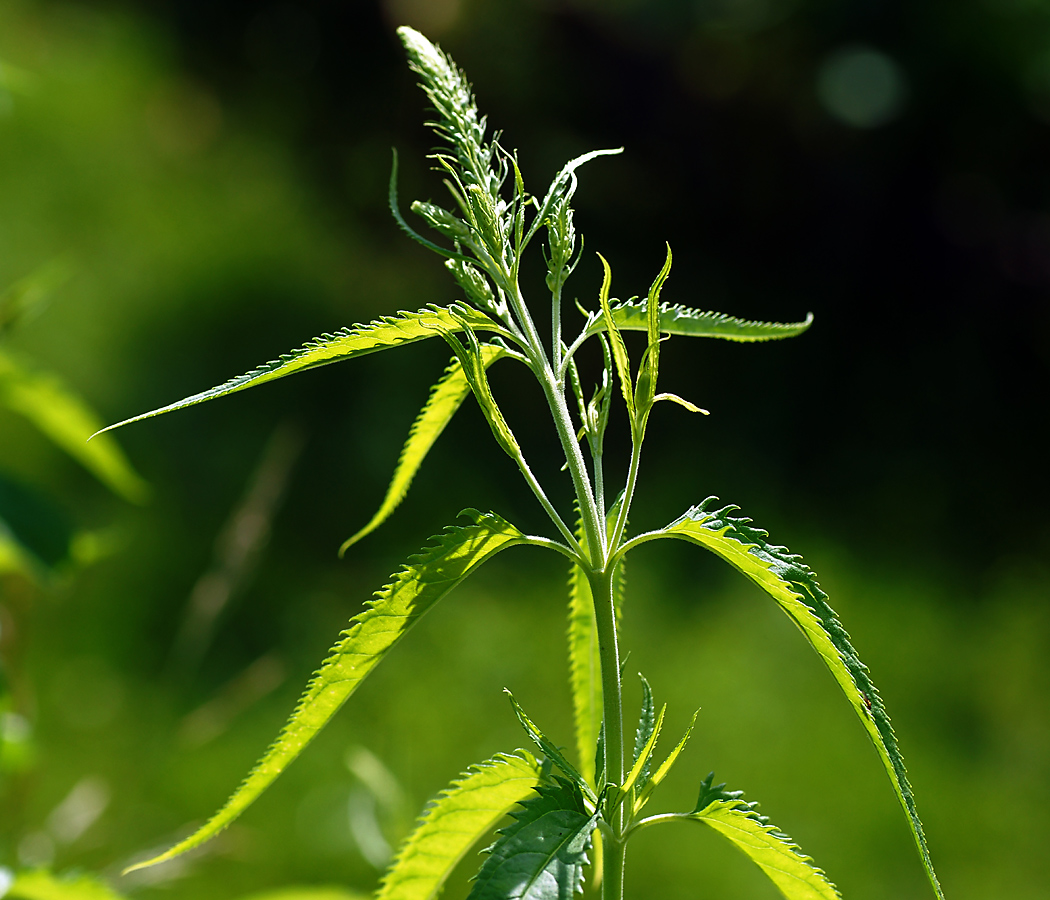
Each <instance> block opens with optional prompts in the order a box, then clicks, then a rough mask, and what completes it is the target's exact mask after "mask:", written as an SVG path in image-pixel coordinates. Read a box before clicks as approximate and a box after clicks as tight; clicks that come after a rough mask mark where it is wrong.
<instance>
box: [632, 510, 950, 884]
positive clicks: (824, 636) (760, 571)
mask: <svg viewBox="0 0 1050 900" xmlns="http://www.w3.org/2000/svg"><path fill="white" fill-rule="evenodd" d="M714 501H715V498H713V497H710V498H708V499H707V500H705V501H704V502H703V503H701V504H700V505H699V506H694V507H693V508H692V509H690V510H689V511H688V512H686V513H685V515H683V516H682V517H681V518H679V519H677V520H675V521H674V522H672V523H671V524H670V525H668V526H667V527H666V528H664V529H661V530H660V531H658V532H651V533H650V534H649V535H642V536H639V537H638V538H636V539H635V541H637V542H642V541H645V540H651V539H653V538H664V537H673V538H680V539H682V540H686V541H690V542H692V543H694V544H699V545H700V546H701V547H706V548H707V549H708V550H711V551H712V552H713V553H715V554H716V555H718V556H720V557H721V558H722V559H724V560H725V561H726V562H728V563H730V564H731V565H732V566H734V567H735V568H736V569H738V570H739V571H740V572H742V573H743V574H744V575H746V576H747V577H748V578H750V579H751V580H752V581H754V582H755V583H756V584H757V585H759V587H761V588H762V589H763V590H764V591H765V592H766V593H767V594H769V595H770V596H771V597H772V598H773V599H774V600H776V602H777V603H778V604H779V605H780V608H781V609H783V610H784V612H785V613H787V615H788V616H789V617H790V618H791V620H792V621H793V622H794V623H795V624H796V625H797V626H798V627H799V629H800V630H801V631H802V633H803V634H804V635H805V636H806V638H807V640H808V641H809V643H810V645H811V646H812V647H813V649H814V650H816V651H817V653H818V654H819V655H820V657H821V658H822V659H823V660H824V663H825V665H827V667H828V669H829V670H830V671H831V674H832V675H833V676H834V677H835V680H836V681H837V682H838V683H839V687H841V688H842V692H843V693H844V694H845V695H846V699H848V700H849V702H850V704H851V705H852V707H853V710H854V712H856V714H857V717H858V718H859V719H860V721H861V724H862V725H863V726H864V729H865V730H866V731H867V732H868V735H869V736H870V738H871V741H872V743H873V744H874V745H875V749H876V750H877V751H878V754H879V756H880V758H881V759H882V761H883V765H884V766H885V768H886V772H887V774H888V775H889V776H890V781H892V783H893V788H894V791H895V792H896V794H897V798H898V800H899V801H900V803H901V806H902V807H903V808H904V812H905V814H906V815H907V817H908V823H909V825H910V826H911V830H912V834H913V836H914V838H915V843H916V846H917V847H918V850H919V855H920V856H921V858H922V863H923V866H924V867H925V869H926V874H927V876H928V878H929V880H930V884H931V885H932V887H933V889H934V892H935V893H936V894H937V896H938V897H940V898H942V900H943V896H944V895H943V894H942V893H941V888H940V885H939V883H938V882H937V876H936V874H935V873H934V870H933V863H932V861H931V860H930V853H929V849H928V848H927V846H926V837H925V835H924V834H923V830H922V823H921V822H920V821H919V814H918V810H917V809H916V806H915V797H914V795H913V793H912V789H911V785H910V784H909V783H908V777H907V774H906V771H905V768H904V759H903V757H902V756H901V753H900V750H899V749H898V747H897V738H896V735H894V733H893V728H892V726H891V725H890V719H889V716H888V715H887V713H886V707H885V706H884V705H883V702H882V698H881V697H880V696H879V692H878V690H877V689H876V688H875V685H874V684H873V683H872V681H871V678H870V677H869V675H868V667H867V666H865V665H864V663H863V662H861V660H860V657H859V656H858V655H857V651H856V650H855V649H854V648H853V645H852V644H851V643H850V640H849V635H848V634H847V633H846V630H845V629H844V628H843V627H842V623H841V622H840V621H839V619H838V616H837V615H836V613H835V611H834V610H833V609H832V608H831V607H830V606H829V605H828V602H827V599H828V597H827V594H825V593H824V591H823V590H821V588H820V585H819V584H818V583H817V579H816V577H815V576H814V574H813V572H812V571H811V570H810V568H809V567H808V566H807V565H805V563H803V562H802V558H801V557H800V556H798V555H797V554H794V553H791V552H789V551H788V550H787V548H786V547H779V546H776V545H774V544H771V543H769V541H768V540H767V538H768V534H767V533H766V532H765V531H762V530H760V529H758V528H754V527H752V525H751V520H750V519H747V518H743V517H740V516H734V515H733V513H734V512H735V511H736V510H737V509H738V508H737V507H735V506H727V507H725V508H723V509H718V510H714V509H711V507H712V506H713V505H714ZM632 543H633V542H632Z"/></svg>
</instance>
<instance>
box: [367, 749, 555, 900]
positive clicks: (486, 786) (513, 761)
mask: <svg viewBox="0 0 1050 900" xmlns="http://www.w3.org/2000/svg"><path fill="white" fill-rule="evenodd" d="M539 783H540V765H539V763H538V762H537V761H536V759H535V758H534V757H533V756H532V755H531V754H530V753H528V752H527V751H525V750H518V751H517V752H516V753H514V754H511V755H505V754H499V755H497V756H495V757H493V758H492V759H490V760H488V761H487V762H484V763H482V764H481V765H479V766H474V767H472V768H471V769H470V770H469V771H468V772H467V773H466V774H464V775H463V776H462V777H461V778H459V779H457V780H456V781H454V782H452V785H451V786H450V787H449V788H448V789H447V790H446V791H443V792H442V793H441V795H440V796H439V797H438V798H437V800H435V801H434V802H433V803H432V804H431V805H430V806H429V807H428V808H427V810H426V812H425V813H424V814H423V816H422V817H421V818H420V821H419V824H418V825H417V826H416V829H415V831H413V832H412V834H411V835H410V836H409V837H408V839H407V840H406V841H405V843H404V845H403V846H402V848H401V850H400V851H399V852H398V855H397V859H396V861H395V862H394V864H393V866H391V868H390V871H389V872H388V873H387V875H386V876H385V877H384V879H383V885H382V887H381V888H380V890H379V893H378V894H377V896H376V900H431V898H433V897H436V896H437V895H438V893H439V892H440V891H441V888H442V887H443V885H444V884H445V880H446V879H447V878H448V876H449V874H450V873H451V872H452V870H453V869H454V868H455V867H456V864H457V863H458V862H459V861H460V860H461V859H462V858H463V856H464V855H465V854H466V853H467V851H468V850H469V849H470V848H471V847H473V846H474V844H475V843H476V842H477V841H478V840H479V839H480V838H481V837H482V836H483V835H484V834H486V833H487V832H488V831H490V830H491V829H492V828H493V827H495V825H496V823H497V822H499V820H500V819H502V818H503V816H504V815H506V813H507V812H508V811H509V810H510V809H511V808H512V807H513V806H514V805H515V804H516V803H519V802H521V801H522V800H524V799H525V798H526V797H528V796H529V795H530V794H531V793H532V791H533V788H535V787H536V786H537V785H539Z"/></svg>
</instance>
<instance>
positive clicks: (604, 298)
mask: <svg viewBox="0 0 1050 900" xmlns="http://www.w3.org/2000/svg"><path fill="white" fill-rule="evenodd" d="M598 259H600V260H601V261H602V268H603V269H604V272H605V274H604V275H603V277H602V287H601V291H600V292H599V293H598V302H599V303H601V306H602V315H601V318H600V319H599V321H601V323H602V328H603V329H604V330H605V331H607V332H608V334H609V344H610V346H611V348H612V355H613V361H614V362H615V363H616V374H617V376H618V377H619V380H620V391H621V393H622V394H623V401H624V403H626V404H627V412H628V415H629V418H630V420H631V426H632V427H634V420H635V406H634V379H633V378H632V377H631V363H630V360H629V359H628V357H627V347H626V346H625V345H624V342H623V336H622V335H621V334H620V328H619V325H617V324H616V320H615V319H614V318H613V315H612V310H611V308H610V306H609V288H610V287H611V286H612V269H610V268H609V263H608V262H607V261H606V259H605V257H604V256H602V255H601V254H600V253H599V254H598ZM643 315H644V307H643ZM642 328H643V330H644V329H645V328H648V325H647V324H645V323H644V320H643V325H642ZM599 330H600V329H599Z"/></svg>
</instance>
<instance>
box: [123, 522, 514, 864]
mask: <svg viewBox="0 0 1050 900" xmlns="http://www.w3.org/2000/svg"><path fill="white" fill-rule="evenodd" d="M464 514H465V515H469V516H470V517H471V518H473V519H474V523H473V524H472V525H467V526H454V527H449V528H448V529H446V531H445V533H444V534H442V535H440V536H438V537H437V538H435V540H436V544H435V545H434V546H432V547H429V548H427V549H425V550H424V551H423V552H422V553H420V554H419V555H418V556H415V557H413V558H412V559H410V560H409V563H408V565H406V566H405V567H404V569H402V570H401V572H400V573H399V574H398V575H397V577H396V578H395V580H394V581H393V583H391V584H390V585H388V586H387V587H385V588H384V589H383V590H381V591H379V592H377V593H376V595H375V597H376V599H375V600H373V601H371V604H370V606H369V608H368V609H367V610H365V611H364V612H363V613H360V614H359V615H357V616H354V618H353V619H351V620H350V627H349V628H348V629H347V630H346V631H344V632H343V634H342V640H340V641H339V643H338V644H336V645H335V647H333V648H332V651H331V655H330V656H329V657H328V659H326V660H325V662H324V664H323V665H322V666H321V669H320V671H319V672H318V673H317V674H316V675H315V676H314V677H313V679H312V680H311V682H310V684H309V685H308V686H307V688H306V692H305V693H304V694H303V697H302V699H301V700H300V701H299V704H298V706H297V707H296V709H295V712H294V713H293V714H292V716H291V718H290V719H289V720H288V722H287V724H286V725H285V726H284V729H283V730H282V731H281V734H280V736H279V737H278V738H277V740H276V741H275V742H274V743H273V745H272V746H271V747H270V749H269V750H267V752H266V754H265V755H264V756H263V758H262V759H261V760H260V761H259V762H258V763H257V764H256V766H255V768H254V769H253V770H252V771H251V773H250V774H249V775H248V777H247V778H246V779H245V780H244V782H243V783H242V784H241V786H240V787H239V788H238V789H237V790H236V791H235V792H234V794H233V796H232V797H230V799H229V800H228V801H227V802H226V805H225V806H223V808H222V809H221V810H219V812H217V813H216V814H215V815H214V816H212V818H211V819H209V820H208V822H206V823H205V824H204V825H203V826H202V827H201V828H200V829H198V830H197V831H196V832H194V833H193V834H192V835H191V836H190V837H188V838H186V840H184V841H181V842H180V843H178V844H177V845H176V846H174V847H172V848H171V849H170V850H168V851H166V852H164V853H162V854H160V855H159V856H157V857H154V858H153V859H150V860H147V861H146V862H143V863H139V864H138V865H135V866H132V867H131V869H138V868H142V867H143V866H151V865H155V864H156V863H159V862H163V861H165V860H168V859H172V858H174V857H176V856H179V855H180V854H182V853H185V852H186V851H187V850H190V849H192V848H193V847H196V846H198V845H200V844H202V843H203V842H204V841H206V840H208V839H209V838H211V837H213V836H215V835H216V834H218V833H219V832H220V831H222V829H224V828H225V827H226V826H227V825H229V824H230V822H232V821H233V820H234V819H236V818H237V816H239V815H240V814H241V813H242V812H243V811H244V810H245V809H246V808H247V807H248V806H249V805H250V804H251V803H252V802H253V801H254V800H255V799H256V798H257V797H258V796H259V795H260V794H261V793H262V792H263V791H264V790H266V788H268V787H269V786H270V784H271V783H273V781H274V780H275V779H276V778H277V776H278V775H280V774H281V772H283V771H284V769H285V768H286V767H287V766H288V765H289V764H290V763H291V762H292V760H294V759H295V758H296V757H297V756H298V755H299V753H300V752H301V751H302V749H303V748H304V747H305V746H306V745H307V744H308V743H309V742H310V741H311V740H313V738H314V737H315V736H316V735H317V733H318V732H319V731H320V730H321V729H322V728H323V727H324V726H325V725H326V724H327V723H328V720H329V719H331V718H332V716H333V715H335V713H336V711H337V710H338V709H339V708H340V707H341V706H342V705H343V703H345V702H346V700H347V699H348V698H349V697H350V695H351V694H353V692H354V691H355V690H356V689H357V687H358V685H360V684H361V682H362V681H364V679H365V677H366V676H367V675H368V674H369V673H370V672H371V671H372V669H374V668H375V667H376V665H377V664H378V663H379V661H380V660H381V659H382V658H383V657H384V656H385V655H386V653H387V651H389V650H390V648H391V647H393V646H394V645H395V644H396V643H397V642H398V641H399V640H400V639H401V638H402V637H403V636H404V635H405V634H406V633H407V632H408V630H409V629H410V628H411V627H412V626H413V625H414V624H415V623H416V622H417V621H419V619H420V617H421V616H423V614H424V613H426V612H427V611H428V610H429V609H430V608H431V607H432V606H434V604H435V603H437V601H438V600H440V599H441V598H442V597H444V596H445V594H447V593H448V592H449V591H450V590H452V589H453V588H454V587H455V586H456V585H458V584H459V583H460V582H461V581H462V580H463V579H464V578H466V577H467V576H468V575H469V574H470V573H471V572H473V571H474V570H475V569H477V568H478V567H479V566H480V565H482V563H484V562H485V561H486V560H488V559H489V558H490V557H491V556H493V555H494V554H495V553H497V552H499V551H500V550H504V549H506V548H507V547H512V546H514V545H516V544H524V543H528V542H529V540H530V539H529V538H528V537H526V536H525V535H523V534H522V533H521V532H520V531H518V529H516V528H515V527H514V526H513V525H511V524H509V523H508V522H506V521H504V520H503V519H501V518H500V517H499V516H495V515H492V514H491V513H490V514H486V515H483V514H481V513H479V512H477V510H465V511H464ZM131 869H129V870H128V871H131Z"/></svg>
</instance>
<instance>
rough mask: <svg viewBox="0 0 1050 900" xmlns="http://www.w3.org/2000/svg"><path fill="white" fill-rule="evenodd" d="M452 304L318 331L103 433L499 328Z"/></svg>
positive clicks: (119, 423) (489, 320) (481, 314)
mask: <svg viewBox="0 0 1050 900" xmlns="http://www.w3.org/2000/svg"><path fill="white" fill-rule="evenodd" d="M454 309H455V311H456V315H453V307H440V306H430V307H428V308H427V309H421V310H419V311H418V312H413V313H409V312H401V313H398V314H397V315H396V316H384V317H383V318H381V319H376V320H375V321H373V322H370V323H369V324H368V325H355V326H353V327H351V328H344V329H342V330H341V331H337V332H336V333H335V334H323V335H321V336H320V337H319V338H315V339H314V340H312V341H310V342H309V343H308V344H305V345H304V346H302V347H300V348H299V349H298V350H293V351H292V352H291V353H286V354H284V355H283V356H282V357H280V359H275V360H273V361H271V362H268V363H265V364H264V365H261V366H259V367H257V368H255V369H252V370H251V371H250V372H247V373H245V374H244V375H239V376H237V377H236V378H231V379H230V380H229V381H227V382H225V383H224V384H220V385H217V386H216V387H213V388H210V389H209V390H206V391H201V392H200V393H199V394H193V395H192V396H191V397H186V398H184V399H182V400H178V401H176V402H175V403H169V404H168V405H167V406H161V407H158V408H157V409H153V410H150V411H149V412H145V413H142V414H141V415H138V416H132V417H131V418H130V419H125V420H124V421H122V422H117V423H116V424H114V425H109V426H107V427H106V428H103V429H102V432H106V431H112V430H113V429H114V428H120V427H121V426H123V425H128V424H130V423H132V422H141V421H142V420H143V419H150V418H152V417H153V416H159V415H162V414H163V413H167V412H172V411H174V410H176V409H185V408H186V407H188V406H196V405H197V404H198V403H204V402H206V401H208V400H214V399H215V398H217V397H225V396H226V395H227V394H235V393H237V392H238V391H243V390H246V389H247V388H250V387H256V386H257V385H260V384H266V383H267V382H269V381H276V380H277V379H278V378H284V377H285V376H287V375H293V374H295V373H296V372H304V371H306V370H307V369H316V368H318V367H319V366H327V365H329V364H331V363H336V362H342V361H343V360H347V359H356V358H357V357H359V356H367V355H368V354H369V353H377V352H379V351H380V350H388V349H390V348H391V347H401V346H403V345H404V344H411V343H414V342H415V341H422V340H426V339H427V338H432V337H437V336H438V333H439V330H445V331H453V332H455V331H461V330H462V329H463V328H464V325H465V324H466V325H469V326H470V327H471V328H476V329H479V330H481V331H495V332H499V333H503V332H504V329H503V328H501V327H500V326H499V325H498V324H496V322H494V321H493V320H492V319H490V318H489V317H488V316H486V315H485V314H484V313H483V312H480V311H479V310H476V309H474V308H472V307H468V306H463V305H460V306H456V307H454ZM99 433H101V432H99ZM96 440H97V438H96Z"/></svg>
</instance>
